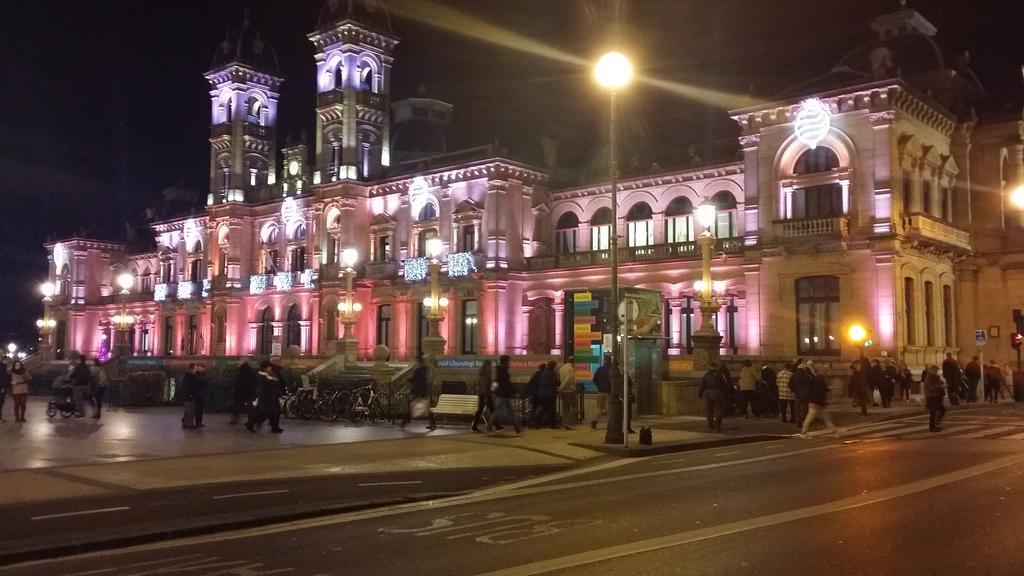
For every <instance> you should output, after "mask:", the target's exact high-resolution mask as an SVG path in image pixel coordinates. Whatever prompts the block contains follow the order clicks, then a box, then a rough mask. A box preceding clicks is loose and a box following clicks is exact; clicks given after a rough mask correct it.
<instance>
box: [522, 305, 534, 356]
mask: <svg viewBox="0 0 1024 576" xmlns="http://www.w3.org/2000/svg"><path fill="white" fill-rule="evenodd" d="M520 310H521V311H522V315H523V316H522V319H521V320H520V321H521V322H522V324H521V325H520V326H519V337H520V340H519V349H520V353H521V354H529V349H530V312H532V311H533V306H530V305H525V306H522V307H521V309H520Z"/></svg>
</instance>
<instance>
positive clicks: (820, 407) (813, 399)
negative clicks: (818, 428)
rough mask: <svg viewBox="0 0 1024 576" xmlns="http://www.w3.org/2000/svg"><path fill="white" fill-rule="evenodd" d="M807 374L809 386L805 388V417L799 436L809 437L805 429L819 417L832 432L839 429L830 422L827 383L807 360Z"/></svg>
mask: <svg viewBox="0 0 1024 576" xmlns="http://www.w3.org/2000/svg"><path fill="white" fill-rule="evenodd" d="M804 365H805V367H806V370H807V373H808V375H809V384H810V385H809V386H808V389H807V417H806V418H804V425H803V428H802V429H801V431H800V437H801V438H809V437H810V436H808V435H807V431H808V430H810V428H811V424H813V423H814V421H815V420H817V419H819V418H820V419H821V421H822V422H824V423H825V426H826V427H827V428H828V429H829V430H830V431H831V432H832V433H834V434H838V433H839V429H838V428H836V425H835V424H833V423H832V417H831V416H829V414H828V384H827V383H826V382H825V378H824V377H822V376H821V375H820V374H818V373H817V372H815V370H814V362H812V361H811V360H808V361H807V362H805V363H804Z"/></svg>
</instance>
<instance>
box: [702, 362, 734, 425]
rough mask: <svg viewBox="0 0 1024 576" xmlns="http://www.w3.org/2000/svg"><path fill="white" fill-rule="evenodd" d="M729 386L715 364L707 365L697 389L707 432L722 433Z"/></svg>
mask: <svg viewBox="0 0 1024 576" xmlns="http://www.w3.org/2000/svg"><path fill="white" fill-rule="evenodd" d="M730 386H731V385H730V384H729V383H728V382H726V380H725V376H723V375H722V371H721V370H719V369H718V365H717V364H716V363H715V362H712V363H710V364H708V371H707V372H705V373H704V377H703V378H701V380H700V386H699V387H698V388H697V399H703V400H704V416H705V417H706V418H707V420H708V430H712V431H716V432H721V431H722V418H723V417H724V416H725V399H726V394H727V393H728V388H729V387H730Z"/></svg>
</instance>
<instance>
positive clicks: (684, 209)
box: [665, 196, 696, 244]
mask: <svg viewBox="0 0 1024 576" xmlns="http://www.w3.org/2000/svg"><path fill="white" fill-rule="evenodd" d="M695 239H696V236H694V233H693V203H692V202H690V199H689V198H687V197H685V196H680V197H678V198H674V199H672V201H671V202H669V203H668V208H666V209H665V242H667V243H669V244H678V243H680V242H693V241H694V240H695Z"/></svg>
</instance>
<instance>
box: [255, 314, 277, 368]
mask: <svg viewBox="0 0 1024 576" xmlns="http://www.w3.org/2000/svg"><path fill="white" fill-rule="evenodd" d="M273 346H274V311H273V309H271V308H270V306H267V307H266V308H264V309H263V311H262V312H260V314H259V326H258V327H257V328H256V350H254V352H256V353H257V354H259V355H260V356H269V355H270V353H271V352H272V351H273Z"/></svg>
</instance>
